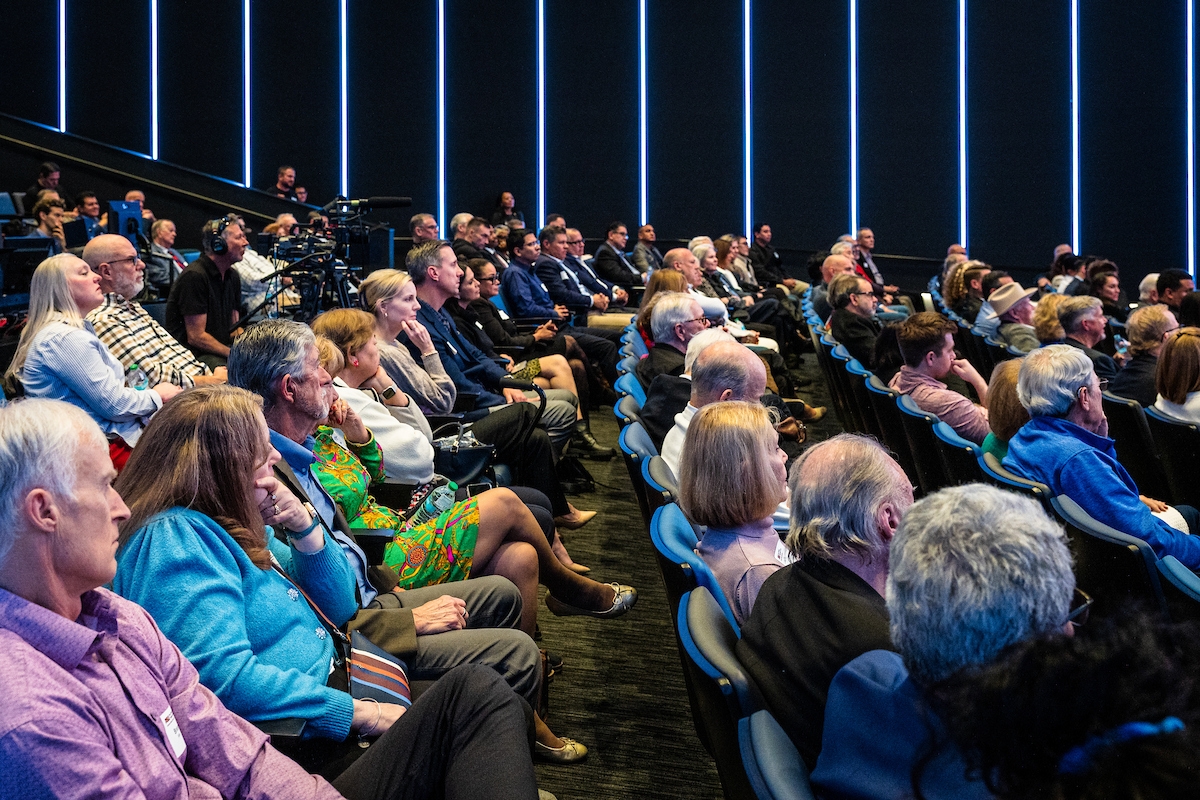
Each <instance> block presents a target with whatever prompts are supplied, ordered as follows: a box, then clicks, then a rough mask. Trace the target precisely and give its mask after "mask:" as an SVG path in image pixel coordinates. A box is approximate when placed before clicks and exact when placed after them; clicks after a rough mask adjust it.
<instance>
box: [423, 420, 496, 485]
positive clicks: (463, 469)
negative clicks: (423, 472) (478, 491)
mask: <svg viewBox="0 0 1200 800" xmlns="http://www.w3.org/2000/svg"><path fill="white" fill-rule="evenodd" d="M447 429H449V433H448V434H443V431H446V430H447ZM495 457H496V446H495V445H491V444H483V443H482V442H480V441H479V440H478V439H476V438H475V434H473V433H471V431H470V430H468V429H467V428H466V427H465V426H464V425H463V424H462V423H461V422H457V423H449V424H447V425H443V426H442V427H440V428H438V429H437V430H436V431H435V432H434V434H433V470H434V472H436V473H437V474H438V475H444V476H445V477H447V478H449V479H450V480H452V481H454V482H455V483H457V484H458V485H459V486H467V485H468V484H471V483H476V482H477V481H478V480H479V478H480V476H482V475H483V473H484V471H485V470H487V469H488V468H489V467H491V466H492V460H493V459H494V458H495Z"/></svg>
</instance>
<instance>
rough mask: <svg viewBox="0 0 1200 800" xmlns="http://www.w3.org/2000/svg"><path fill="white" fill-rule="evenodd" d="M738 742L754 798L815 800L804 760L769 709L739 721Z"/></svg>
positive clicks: (763, 799) (767, 799)
mask: <svg viewBox="0 0 1200 800" xmlns="http://www.w3.org/2000/svg"><path fill="white" fill-rule="evenodd" d="M738 745H739V747H740V748H741V751H742V766H743V767H744V768H745V770H746V777H747V778H749V779H750V786H751V788H752V789H754V796H755V797H756V798H757V800H816V795H814V794H813V791H812V787H811V786H810V785H809V781H808V767H806V766H805V765H804V759H802V758H800V753H799V751H797V750H796V745H794V744H792V740H791V739H789V738H788V735H787V733H786V732H785V731H784V730H783V728H782V727H780V725H779V723H778V722H777V721H776V720H775V717H774V716H772V715H771V712H770V711H767V710H766V709H763V710H762V711H755V712H754V713H753V714H751V715H750V716H748V717H742V718H741V719H740V720H738Z"/></svg>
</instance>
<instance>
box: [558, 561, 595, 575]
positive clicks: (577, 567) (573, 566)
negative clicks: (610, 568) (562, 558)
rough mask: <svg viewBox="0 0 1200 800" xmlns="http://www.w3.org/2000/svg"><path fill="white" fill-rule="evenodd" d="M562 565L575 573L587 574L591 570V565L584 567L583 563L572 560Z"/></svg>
mask: <svg viewBox="0 0 1200 800" xmlns="http://www.w3.org/2000/svg"><path fill="white" fill-rule="evenodd" d="M564 566H565V567H566V568H567V569H569V570H571V572H574V573H575V574H576V575H587V574H588V573H589V572H591V571H592V568H591V567H585V566H584V565H583V564H578V563H576V562H574V561H572V562H571V563H570V564H564Z"/></svg>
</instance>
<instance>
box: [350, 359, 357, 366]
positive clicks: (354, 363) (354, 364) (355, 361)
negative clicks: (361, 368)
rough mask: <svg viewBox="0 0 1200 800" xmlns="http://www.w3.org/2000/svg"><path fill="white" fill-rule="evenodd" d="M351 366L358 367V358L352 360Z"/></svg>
mask: <svg viewBox="0 0 1200 800" xmlns="http://www.w3.org/2000/svg"><path fill="white" fill-rule="evenodd" d="M350 366H352V367H357V366H358V359H357V358H352V359H350Z"/></svg>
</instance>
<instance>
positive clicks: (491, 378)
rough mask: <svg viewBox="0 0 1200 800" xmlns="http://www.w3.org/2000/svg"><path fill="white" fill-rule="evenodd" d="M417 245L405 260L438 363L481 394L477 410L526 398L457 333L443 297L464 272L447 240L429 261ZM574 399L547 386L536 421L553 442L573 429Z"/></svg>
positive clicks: (449, 297) (451, 295) (448, 297)
mask: <svg viewBox="0 0 1200 800" xmlns="http://www.w3.org/2000/svg"><path fill="white" fill-rule="evenodd" d="M432 246H433V245H431V247H432ZM421 247H423V245H422V246H421ZM418 249H419V248H414V251H413V252H410V254H409V265H408V266H409V274H410V275H411V277H412V282H413V283H414V284H415V285H416V287H417V298H418V299H419V300H420V302H421V308H420V310H419V311H418V312H417V319H418V320H419V321H420V322H421V324H422V325H424V326H425V328H426V330H428V331H429V339H430V341H431V342H432V343H433V346H434V348H435V349H436V350H437V352H438V356H440V358H441V361H442V366H443V367H445V368H446V374H448V375H449V376H450V379H451V380H453V381H454V385H455V386H457V387H458V390H459V392H460V393H461V392H472V393H475V394H478V395H479V399H478V400H477V403H476V406H477V408H479V409H491V410H498V409H501V408H504V407H505V406H506V405H507V404H508V403H510V402H521V401H522V400H524V399H526V397H525V395H524V394H523V393H522V392H520V391H519V390H516V389H506V388H504V387H502V386H501V385H500V381H501V380H502V379H503V378H505V377H506V376H507V375H508V372H507V371H506V370H505V369H504V367H502V366H500V365H499V364H497V363H496V362H495V361H493V360H492V359H490V358H488V357H487V356H486V355H485V354H484V353H483V351H481V350H480V349H479V348H477V347H475V345H473V344H471V342H469V341H468V340H467V339H466V337H464V336H463V335H462V334H461V333H459V331H458V328H457V326H455V324H454V320H453V319H452V318H451V317H450V314H449V312H447V311H446V310H445V308H443V306H445V305H446V303H447V301H455V302H456V301H457V298H458V291H459V282H460V281H461V280H462V276H463V271H462V268H461V267H459V266H458V259H457V258H456V257H455V255H454V250H453V249H452V248H451V246H450V243H449V242H441V243H440V244H438V245H436V249H435V250H434V251H433V252H432V253H429V254H428V255H430V258H431V260H432V261H433V263H425V264H421V263H417V262H416V261H414V260H413V256H414V254H415V253H416V252H417V250H418ZM426 249H428V248H426ZM509 271H511V270H509ZM404 342H405V344H406V345H407V346H408V348H409V351H410V352H412V353H413V358H414V359H420V353H419V352H418V351H417V349H416V348H415V347H414V346H413V345H412V343H411V342H408V341H407V339H405V340H404ZM418 363H419V361H418ZM578 402H579V401H578V400H577V399H576V397H575V395H574V394H572V393H571V392H569V391H566V390H563V389H547V390H546V409H545V411H544V412H543V414H542V419H541V423H540V425H541V426H542V427H543V428H545V429H546V433H547V434H549V436H550V439H551V440H552V441H553V442H554V443H555V444H556V445H560V446H561V445H562V444H565V442H566V441H567V440H569V439H570V438H571V436H572V434H573V433H574V430H575V423H576V421H577V418H578V414H577V411H576V409H577V407H578ZM476 418H477V417H476Z"/></svg>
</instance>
